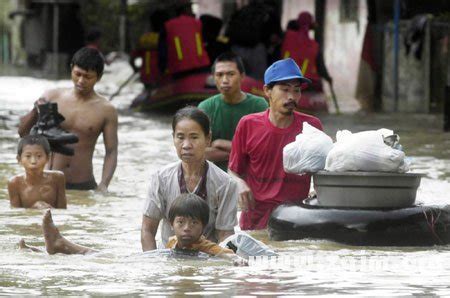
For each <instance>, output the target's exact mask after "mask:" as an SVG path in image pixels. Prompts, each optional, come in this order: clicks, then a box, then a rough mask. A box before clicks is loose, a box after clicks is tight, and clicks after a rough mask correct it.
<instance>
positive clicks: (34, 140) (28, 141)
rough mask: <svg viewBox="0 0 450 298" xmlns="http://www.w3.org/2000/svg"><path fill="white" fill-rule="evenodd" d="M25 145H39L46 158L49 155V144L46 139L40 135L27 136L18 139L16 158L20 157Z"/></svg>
mask: <svg viewBox="0 0 450 298" xmlns="http://www.w3.org/2000/svg"><path fill="white" fill-rule="evenodd" d="M27 145H39V146H41V147H42V149H44V151H45V154H47V156H49V155H50V144H49V143H48V141H47V139H46V138H45V137H44V136H41V135H27V136H25V137H23V138H21V139H20V141H19V145H18V146H17V156H19V157H20V156H21V155H22V151H23V147H25V146H27Z"/></svg>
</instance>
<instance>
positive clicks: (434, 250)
mask: <svg viewBox="0 0 450 298" xmlns="http://www.w3.org/2000/svg"><path fill="white" fill-rule="evenodd" d="M126 76H127V75H126V74H124V75H123V77H126ZM122 79H123V78H122ZM106 82H108V83H106ZM119 83H120V82H119V81H115V82H114V80H113V79H110V80H108V78H107V77H106V78H104V80H103V81H102V82H101V83H100V84H99V86H98V89H99V90H100V91H101V92H104V93H105V94H111V93H113V92H114V90H115V88H117V84H119ZM70 85H71V83H70V82H69V81H48V80H41V79H35V78H27V77H0V132H1V134H0V140H1V145H0V148H1V151H0V210H1V212H0V295H108V296H109V295H142V296H144V295H145V296H147V295H160V296H167V295H216V296H223V295H226V296H231V295H270V296H274V295H276V296H284V295H293V294H295V295H303V294H313V295H330V294H357V295H365V296H366V295H370V296H378V295H384V296H386V295H389V296H391V295H410V294H413V295H449V294H450V290H449V285H450V249H449V247H448V246H435V247H416V248H409V247H406V248H397V247H389V248H387V247H352V246H345V245H341V244H336V243H332V242H327V241H317V240H314V241H313V240H302V241H286V242H272V241H269V240H268V237H267V235H266V232H265V231H261V232H258V233H255V234H254V235H255V237H257V238H258V239H260V240H262V241H264V242H265V243H267V244H268V245H269V246H270V247H271V248H273V249H274V250H276V251H277V252H278V253H279V254H280V256H281V258H280V259H281V261H279V262H277V263H251V264H250V266H249V267H245V268H242V267H233V266H231V265H230V264H229V263H227V262H225V261H219V260H209V261H204V260H175V259H169V258H167V257H164V256H152V255H149V254H143V253H141V246H140V224H141V209H142V207H143V203H144V200H145V193H146V189H147V180H148V177H149V175H150V174H151V173H152V172H154V171H155V170H156V169H158V168H159V167H161V166H163V165H165V164H167V163H169V162H172V161H174V160H176V154H175V151H174V149H173V146H172V140H171V129H170V120H171V119H170V115H160V114H141V113H137V112H132V111H129V110H128V109H127V106H128V104H129V103H130V101H131V99H132V98H133V97H134V96H135V95H136V94H137V93H138V92H139V90H140V88H141V86H140V85H138V84H135V85H132V86H131V87H128V88H125V89H124V93H123V95H120V96H118V97H117V98H116V99H114V103H115V104H116V106H117V107H118V108H119V110H120V116H119V122H120V124H119V140H120V146H119V161H118V167H117V170H116V174H115V176H114V178H113V180H112V182H111V186H110V188H109V190H110V192H109V193H108V194H106V195H102V194H99V193H96V192H92V191H90V192H81V191H68V192H67V196H68V208H67V210H54V211H53V218H54V220H55V223H56V224H57V225H58V226H59V228H60V230H61V232H62V233H63V234H64V235H65V236H66V237H67V238H69V239H70V240H73V241H75V242H77V243H80V244H83V245H88V246H91V247H94V248H96V249H99V250H101V253H98V254H94V255H89V256H77V255H75V256H67V255H52V256H49V255H47V254H44V253H42V254H40V253H33V252H28V251H19V250H17V242H18V241H19V240H20V239H21V238H24V239H25V240H26V241H27V242H29V243H30V244H33V245H36V246H42V245H43V244H44V242H43V237H42V231H41V219H42V211H37V210H24V209H11V208H10V207H9V200H8V195H7V190H6V182H7V179H8V178H9V177H11V176H13V175H15V174H18V173H20V172H21V171H22V169H21V168H20V167H19V165H18V164H17V162H16V159H15V151H16V144H17V140H18V138H17V133H16V130H17V124H18V119H19V116H20V115H22V114H24V113H25V112H26V111H27V110H29V109H30V108H31V106H32V103H33V101H34V100H35V99H36V98H37V97H38V96H39V95H40V94H41V93H42V92H43V91H44V90H45V89H47V88H53V87H56V86H70ZM320 117H321V119H322V120H323V122H324V125H325V131H326V132H327V133H328V134H329V135H330V136H332V137H333V138H334V136H335V133H336V131H337V130H339V129H349V130H351V131H352V132H357V131H361V130H368V129H378V128H382V127H385V128H390V129H393V130H394V131H396V132H397V133H398V134H399V135H400V137H401V143H402V145H403V147H404V150H405V152H406V154H407V155H408V156H409V157H411V158H412V161H413V165H412V171H413V172H421V173H425V174H426V177H425V178H423V179H422V183H421V186H420V188H419V190H418V195H417V201H418V203H423V204H426V205H431V204H436V205H446V204H448V202H449V199H450V195H449V194H450V135H449V134H448V133H446V134H445V133H443V132H442V131H441V127H442V125H441V124H442V120H441V119H440V118H441V115H437V116H430V115H400V114H390V115H371V116H354V115H350V114H345V115H339V116H336V115H328V116H326V115H323V116H320ZM103 152H104V150H103V144H102V140H101V139H100V141H99V143H98V146H97V147H96V152H95V157H94V166H95V175H96V177H97V179H99V177H100V174H101V165H102V160H103Z"/></svg>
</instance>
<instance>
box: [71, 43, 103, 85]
mask: <svg viewBox="0 0 450 298" xmlns="http://www.w3.org/2000/svg"><path fill="white" fill-rule="evenodd" d="M75 65H76V66H78V67H80V68H82V69H84V70H87V71H89V70H94V71H95V72H96V73H97V76H98V78H99V79H100V78H101V77H102V74H103V68H104V66H105V61H104V59H103V55H102V54H101V53H100V52H99V51H98V50H96V49H93V48H88V47H84V48H81V49H79V50H78V51H77V52H76V53H75V54H74V55H73V57H72V62H70V66H71V67H72V68H73V67H74V66H75Z"/></svg>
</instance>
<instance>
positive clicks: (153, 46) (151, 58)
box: [130, 32, 161, 88]
mask: <svg viewBox="0 0 450 298" xmlns="http://www.w3.org/2000/svg"><path fill="white" fill-rule="evenodd" d="M158 39H159V33H157V32H145V33H144V34H142V35H141V36H140V37H139V42H138V45H137V47H136V49H134V50H133V51H132V52H131V53H130V62H131V66H132V67H133V70H134V71H135V72H137V71H139V73H140V79H141V82H142V83H143V84H144V85H145V87H146V88H151V87H154V86H156V84H157V82H158V80H159V79H160V77H161V73H160V71H159V67H158ZM138 57H139V58H141V61H142V65H140V66H139V67H138V66H136V65H135V60H136V58H138Z"/></svg>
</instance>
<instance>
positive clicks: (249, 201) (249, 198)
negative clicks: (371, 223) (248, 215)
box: [238, 181, 255, 211]
mask: <svg viewBox="0 0 450 298" xmlns="http://www.w3.org/2000/svg"><path fill="white" fill-rule="evenodd" d="M238 185H239V199H238V203H239V207H240V208H241V210H242V211H248V210H253V209H254V208H255V199H254V198H253V193H252V191H251V189H250V188H249V187H248V185H247V183H245V182H244V181H239V182H238Z"/></svg>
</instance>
